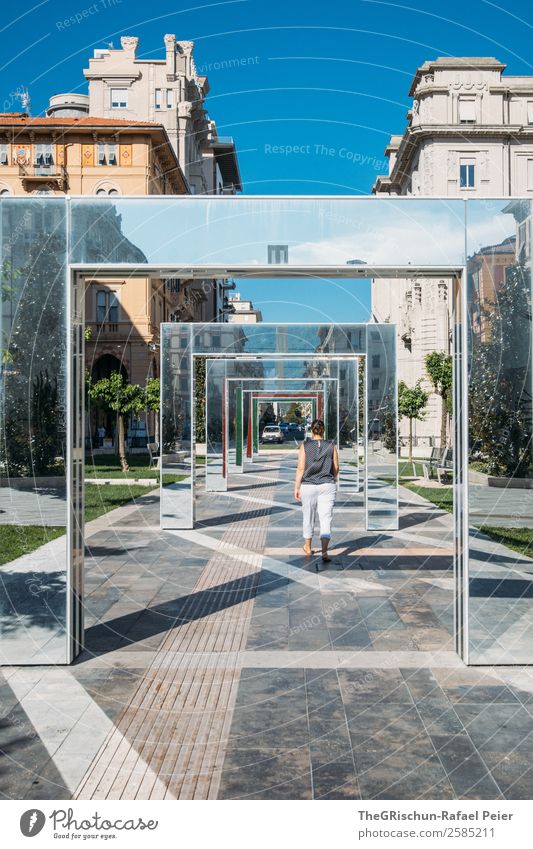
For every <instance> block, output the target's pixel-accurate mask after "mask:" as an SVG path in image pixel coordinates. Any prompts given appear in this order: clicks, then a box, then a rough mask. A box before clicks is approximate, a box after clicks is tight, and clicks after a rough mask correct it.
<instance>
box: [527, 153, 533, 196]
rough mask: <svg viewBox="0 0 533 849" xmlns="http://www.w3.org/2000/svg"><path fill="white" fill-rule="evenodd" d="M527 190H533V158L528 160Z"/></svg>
mask: <svg viewBox="0 0 533 849" xmlns="http://www.w3.org/2000/svg"><path fill="white" fill-rule="evenodd" d="M527 190H528V192H531V191H533V159H528V160H527Z"/></svg>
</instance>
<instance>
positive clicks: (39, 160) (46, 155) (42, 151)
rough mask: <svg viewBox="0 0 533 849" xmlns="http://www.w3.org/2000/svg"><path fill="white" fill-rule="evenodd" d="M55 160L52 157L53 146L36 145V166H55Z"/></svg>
mask: <svg viewBox="0 0 533 849" xmlns="http://www.w3.org/2000/svg"><path fill="white" fill-rule="evenodd" d="M53 162H54V158H53V156H52V145H51V144H36V145H35V162H34V165H38V166H40V167H41V168H43V167H44V168H47V167H49V166H50V165H53Z"/></svg>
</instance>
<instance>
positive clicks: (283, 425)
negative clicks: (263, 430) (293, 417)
mask: <svg viewBox="0 0 533 849" xmlns="http://www.w3.org/2000/svg"><path fill="white" fill-rule="evenodd" d="M289 428H290V425H289V422H281V424H280V429H281V430H282V431H283V433H286V432H287V431H288V430H289Z"/></svg>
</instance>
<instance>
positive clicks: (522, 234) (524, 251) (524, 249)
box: [517, 218, 530, 258]
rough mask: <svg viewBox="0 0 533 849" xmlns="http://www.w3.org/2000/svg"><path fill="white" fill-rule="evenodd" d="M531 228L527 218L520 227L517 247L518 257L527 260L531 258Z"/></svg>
mask: <svg viewBox="0 0 533 849" xmlns="http://www.w3.org/2000/svg"><path fill="white" fill-rule="evenodd" d="M529 228H530V221H529V219H527V218H526V220H525V221H522V222H521V223H520V224H519V225H518V245H517V256H519V257H523V258H527V257H529V253H530V249H529V243H530V238H529Z"/></svg>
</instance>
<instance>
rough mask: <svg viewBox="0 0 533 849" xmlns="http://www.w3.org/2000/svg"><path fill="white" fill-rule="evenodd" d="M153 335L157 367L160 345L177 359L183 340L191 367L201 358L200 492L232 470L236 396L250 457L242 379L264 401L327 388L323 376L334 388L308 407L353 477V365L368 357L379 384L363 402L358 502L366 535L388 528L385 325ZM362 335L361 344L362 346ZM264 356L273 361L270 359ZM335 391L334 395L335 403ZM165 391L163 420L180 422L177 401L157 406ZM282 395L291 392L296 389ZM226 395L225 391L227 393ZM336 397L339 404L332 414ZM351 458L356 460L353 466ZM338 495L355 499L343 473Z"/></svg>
mask: <svg viewBox="0 0 533 849" xmlns="http://www.w3.org/2000/svg"><path fill="white" fill-rule="evenodd" d="M163 330H164V332H163V335H162V339H163V362H166V359H167V357H168V355H167V350H166V349H167V348H169V346H170V340H172V343H171V344H172V349H173V350H174V352H175V355H176V352H177V354H179V352H180V351H183V344H184V342H185V340H189V339H190V340H191V344H193V345H194V358H195V360H200V359H202V358H207V360H206V380H205V388H202V387H199V389H200V397H205V404H206V441H207V446H206V451H207V462H206V469H205V475H206V487H207V489H208V490H212V491H225V490H226V488H227V481H228V450H229V452H230V460H231V461H232V463H234V462H235V456H234V453H233V452H235V455H236V450H237V439H236V423H237V421H238V419H239V417H240V416H239V415H238V414H237V406H236V401H235V391H236V387H239V388H242V389H243V410H242V419H243V421H245V420H246V421H247V428H246V437H247V438H246V443H247V444H246V456H247V458H248V459H250V455H251V454H253V452H254V451H257V450H258V448H259V439H258V438H259V430H258V424H259V417H258V413H257V407H258V401H257V398H256V399H253V398H251V399H248V400H247V399H246V393H247V392H248V394H250V390H249V389H248V390H246V389H245V388H244V387H245V383H246V381H247V380H250V379H252V378H253V380H252V383H255V381H257V383H256V384H255V385H256V386H257V385H258V384H262V388H263V389H264V390H265V391H266V392H267V393H268V391H269V387H270V386H271V387H272V391H273V392H274V393H275V392H276V391H279V388H280V386H282V381H284V380H286V381H290V380H294V379H295V378H300V380H301V381H302V382H301V384H300V387H299V388H301V389H307V388H308V387H309V385H310V384H311V385H313V384H315V383H316V381H322V382H323V383H324V384H326V378H329V379H330V380H331V376H332V375H335V386H334V387H333V386H329V387H327V386H325V387H324V393H323V394H324V398H323V400H322V399H321V396H320V395H319V397H318V398H317V399H316V406H317V409H318V415H320V416H321V417H323V418H324V419H325V420H326V422H327V428H328V433H330V434H332V435H334V437H333V438H338V439H339V442H341V423H342V428H343V430H342V433H343V436H342V440H343V445H342V450H343V452H344V453H343V456H342V463H343V465H344V463H346V464H347V465H348V466H350V467H351V466H353V467H354V468H355V469H356V470H357V462H358V458H359V454H360V453H361V451H363V452H364V446H361V447H360V446H359V445H358V442H359V438H358V436H357V434H358V433H359V432H363V433H364V430H363V429H362V421H363V420H364V414H363V413H362V411H361V406H360V404H358V394H359V385H360V383H361V374H360V373H358V359H359V358H358V356H357V355H359V356H361V355H365V354H366V352H367V347H368V352H369V356H370V358H371V359H370V362H371V363H372V366H371V367H372V370H373V377H374V378H378V377H379V380H374V383H373V386H374V389H373V391H372V393H370V396H371V397H369V409H371V410H372V417H371V424H370V425H369V432H370V433H371V437H372V440H373V443H372V458H371V473H372V474H371V478H370V480H369V486H370V491H369V493H368V497H367V501H366V506H367V511H366V516H367V528H368V529H370V530H372V529H376V530H382V529H384V528H387V529H394V528H397V525H398V498H397V451H396V440H397V423H396V418H395V417H396V412H397V403H396V394H397V393H396V366H395V356H396V350H395V332H396V331H395V327H394V326H393V325H377V324H373V325H361V324H358V325H343V326H329V325H323V326H318V325H268V324H262V325H260V326H254V327H250V326H249V325H242V326H240V325H236V324H233V325H231V326H226V325H218V326H217V327H216V330H215V329H214V327H213V325H201V324H188V325H179V324H171V325H164V326H163ZM367 335H369V336H370V335H371V338H369V340H368V343H367ZM186 344H188V342H186ZM272 354H278V355H281V356H278V357H272ZM246 355H253V359H252V360H251V359H249V358H247V356H246ZM215 357H216V358H215ZM340 358H343V359H340ZM191 362H192V361H191ZM191 362H189V361H188V365H187V363H185V360H184V365H183V368H192V366H191ZM341 365H342V368H343V378H344V379H343V381H342V382H341V381H340V380H339V374H340V368H341ZM174 372H176V368H175V367H174ZM359 372H360V370H359ZM231 381H233V383H231ZM341 383H342V387H343V392H344V394H343V395H342V396H341V394H340V390H341ZM165 385H166V378H165V377H164V379H163V394H164V397H165V400H164V402H163V408H164V410H166V411H167V415H168V416H169V417H170V418H172V417H174V418H176V416H178V415H180V416H181V417H183V418H184V420H185V421H188V418H189V417H188V415H187V413H186V412H184V413H181V414H180V413H178V409H177V408H179V404H180V403H181V401H180V399H179V398H178V397H177V396H176V397H174V398H169V397H167V396H170V395H171V392H169V393H167V392H166V389H165ZM189 385H190V384H189ZM291 385H292V386H295V387H296V386H298V382H297V381H296V382H295V383H294V384H291ZM318 385H320V383H319V384H318ZM230 386H231V387H232V389H231V391H230V389H229V388H228V387H230ZM197 388H198V387H197ZM341 397H342V399H343V404H344V406H343V409H342V413H341ZM344 399H345V400H344ZM190 403H192V401H191V402H190ZM369 421H370V417H369ZM337 434H338V437H337ZM354 434H355V437H354ZM354 444H355V447H354ZM354 454H356V457H357V459H356V460H355V461H354ZM341 468H342V467H341ZM365 480H366V478H365ZM186 487H188V488H189V491H190V492H191V500H192V502H194V493H193V492H192V479H190V478H189V479H188V480H187V484H186ZM343 487H346V488H347V489H350V488H351V489H352V490H355V492H357V491H358V480H357V477H356V476H355V477H354V475H353V472H352V469H351V468H349V469H348V470H347V472H346V473H343V475H342V479H341V488H343ZM167 503H168V505H169V507H168V511H166V512H169V513H171V512H172V508H171V505H170V501H168V502H167ZM191 511H192V508H191V510H190V511H189V514H188V521H190V522H192V518H191V516H192V512H191ZM178 513H179V511H177V513H176V514H175V516H174V520H175V522H178V523H179V522H180V521H183V515H181V516H178ZM164 521H166V519H164ZM163 526H164V527H165V526H167V525H165V524H164V525H163ZM171 526H172V527H179V526H180V525H179V524H173V525H171ZM186 526H187V527H190V526H191V525H190V524H188V525H186Z"/></svg>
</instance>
